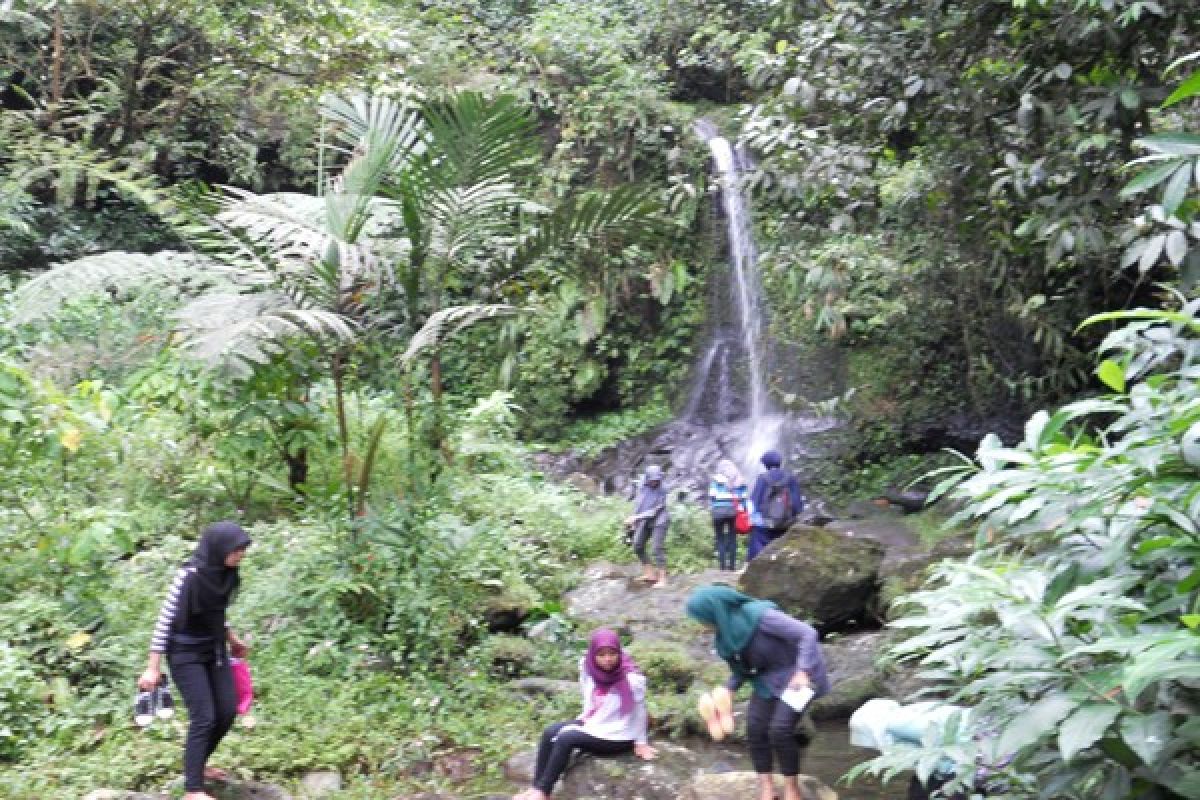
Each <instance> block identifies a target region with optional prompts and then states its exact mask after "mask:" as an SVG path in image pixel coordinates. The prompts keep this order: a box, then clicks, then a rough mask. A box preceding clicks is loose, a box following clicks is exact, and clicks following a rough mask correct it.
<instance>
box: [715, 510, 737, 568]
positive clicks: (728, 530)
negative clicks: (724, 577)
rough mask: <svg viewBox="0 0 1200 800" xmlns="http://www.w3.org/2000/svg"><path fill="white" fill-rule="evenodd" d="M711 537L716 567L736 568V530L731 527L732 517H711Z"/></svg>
mask: <svg viewBox="0 0 1200 800" xmlns="http://www.w3.org/2000/svg"><path fill="white" fill-rule="evenodd" d="M712 522H713V537H714V540H715V541H714V544H715V549H716V552H717V568H718V569H736V568H737V551H738V540H737V531H736V530H734V527H733V517H729V518H727V519H717V518H715V517H714V518H713V521H712Z"/></svg>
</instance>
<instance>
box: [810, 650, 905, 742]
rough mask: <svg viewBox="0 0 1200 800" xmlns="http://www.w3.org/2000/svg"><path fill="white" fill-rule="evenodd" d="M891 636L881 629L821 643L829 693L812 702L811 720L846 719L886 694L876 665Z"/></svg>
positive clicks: (887, 687) (887, 691)
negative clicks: (869, 702) (829, 688)
mask: <svg viewBox="0 0 1200 800" xmlns="http://www.w3.org/2000/svg"><path fill="white" fill-rule="evenodd" d="M892 641H893V638H892V635H891V634H890V633H888V632H885V631H872V632H870V633H856V634H854V635H852V636H836V637H833V638H831V639H828V640H826V641H825V642H823V643H822V645H821V649H822V651H823V652H824V653H825V662H826V666H827V668H828V670H829V681H830V683H831V684H832V685H833V688H832V690H831V691H830V692H829V694H827V695H825V696H824V697H822V698H820V699H819V700H816V701H814V702H813V705H812V711H811V713H812V717H813V719H817V720H823V719H846V718H848V717H849V716H850V715H851V714H853V713H854V712H855V710H856V709H857V708H858V707H859V706H861V705H862V704H863V703H865V702H867V701H868V700H870V699H871V698H873V697H886V696H888V695H889V694H890V689H889V686H888V682H887V674H886V673H885V672H884V671H883V670H882V669H881V668H880V667H879V666H878V662H879V659H880V657H881V656H882V655H883V651H884V650H885V649H886V648H887V646H888V644H889V643H890V642H892Z"/></svg>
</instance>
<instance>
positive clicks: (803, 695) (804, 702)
mask: <svg viewBox="0 0 1200 800" xmlns="http://www.w3.org/2000/svg"><path fill="white" fill-rule="evenodd" d="M814 694H815V692H813V690H812V688H811V687H809V686H805V687H802V688H800V689H784V690H783V694H781V695H780V696H779V699H780V700H782V701H783V702H785V703H787V704H788V705H789V706H791V708H792V710H793V711H795V712H796V713H797V714H799V713H800V712H802V711H803V710H804V709H806V708H808V704H809V703H811V702H812V699H813V695H814Z"/></svg>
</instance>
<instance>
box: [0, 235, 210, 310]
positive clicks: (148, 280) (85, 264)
mask: <svg viewBox="0 0 1200 800" xmlns="http://www.w3.org/2000/svg"><path fill="white" fill-rule="evenodd" d="M229 277H230V273H229V271H228V270H226V269H225V268H224V267H222V266H221V265H220V264H218V263H217V262H215V261H212V260H211V259H209V258H207V257H205V256H202V255H197V254H195V253H181V252H178V251H174V250H164V251H162V252H159V253H152V254H147V253H126V252H122V251H120V250H115V251H111V252H107V253H97V254H94V255H89V256H84V257H83V258H78V259H76V260H74V261H68V262H65V263H62V264H56V265H54V266H53V267H51V268H50V269H48V270H46V271H45V272H43V273H41V274H39V275H38V276H37V277H35V278H33V279H31V280H29V281H27V282H25V283H24V284H22V285H21V286H20V287H19V288H18V289H17V290H16V291H15V292H14V293H13V317H12V320H13V322H15V323H17V324H24V323H28V322H33V321H35V320H38V319H42V318H45V317H47V316H51V315H52V314H53V313H54V312H56V311H58V310H60V309H61V308H62V307H63V305H64V304H66V303H67V302H68V301H69V300H72V299H76V298H80V297H86V296H90V295H96V294H99V293H100V292H103V291H108V290H115V291H125V290H128V289H132V288H136V287H141V286H147V285H162V286H168V285H171V286H181V285H186V284H188V283H189V282H190V283H193V284H198V285H197V286H196V287H195V288H196V289H199V288H201V287H202V285H203V284H210V285H211V284H212V283H213V282H216V281H220V280H222V279H227V278H229Z"/></svg>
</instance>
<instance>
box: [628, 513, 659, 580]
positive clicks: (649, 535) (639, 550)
mask: <svg viewBox="0 0 1200 800" xmlns="http://www.w3.org/2000/svg"><path fill="white" fill-rule="evenodd" d="M647 539H649V540H650V543H651V546H652V553H653V555H654V566H656V567H658V568H659V569H664V570H665V569H666V568H667V546H666V545H667V526H666V524H663V525H656V526H655V527H653V528H651V527H650V522H643V523H641V524H640V525H639V526H638V529H637V533H635V534H634V535H633V552H634V553H636V554H637V557H638V561H641V562H642V563H643V564H647V565H648V564H649V563H650V559H649V558H647V557H646V540H647Z"/></svg>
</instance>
